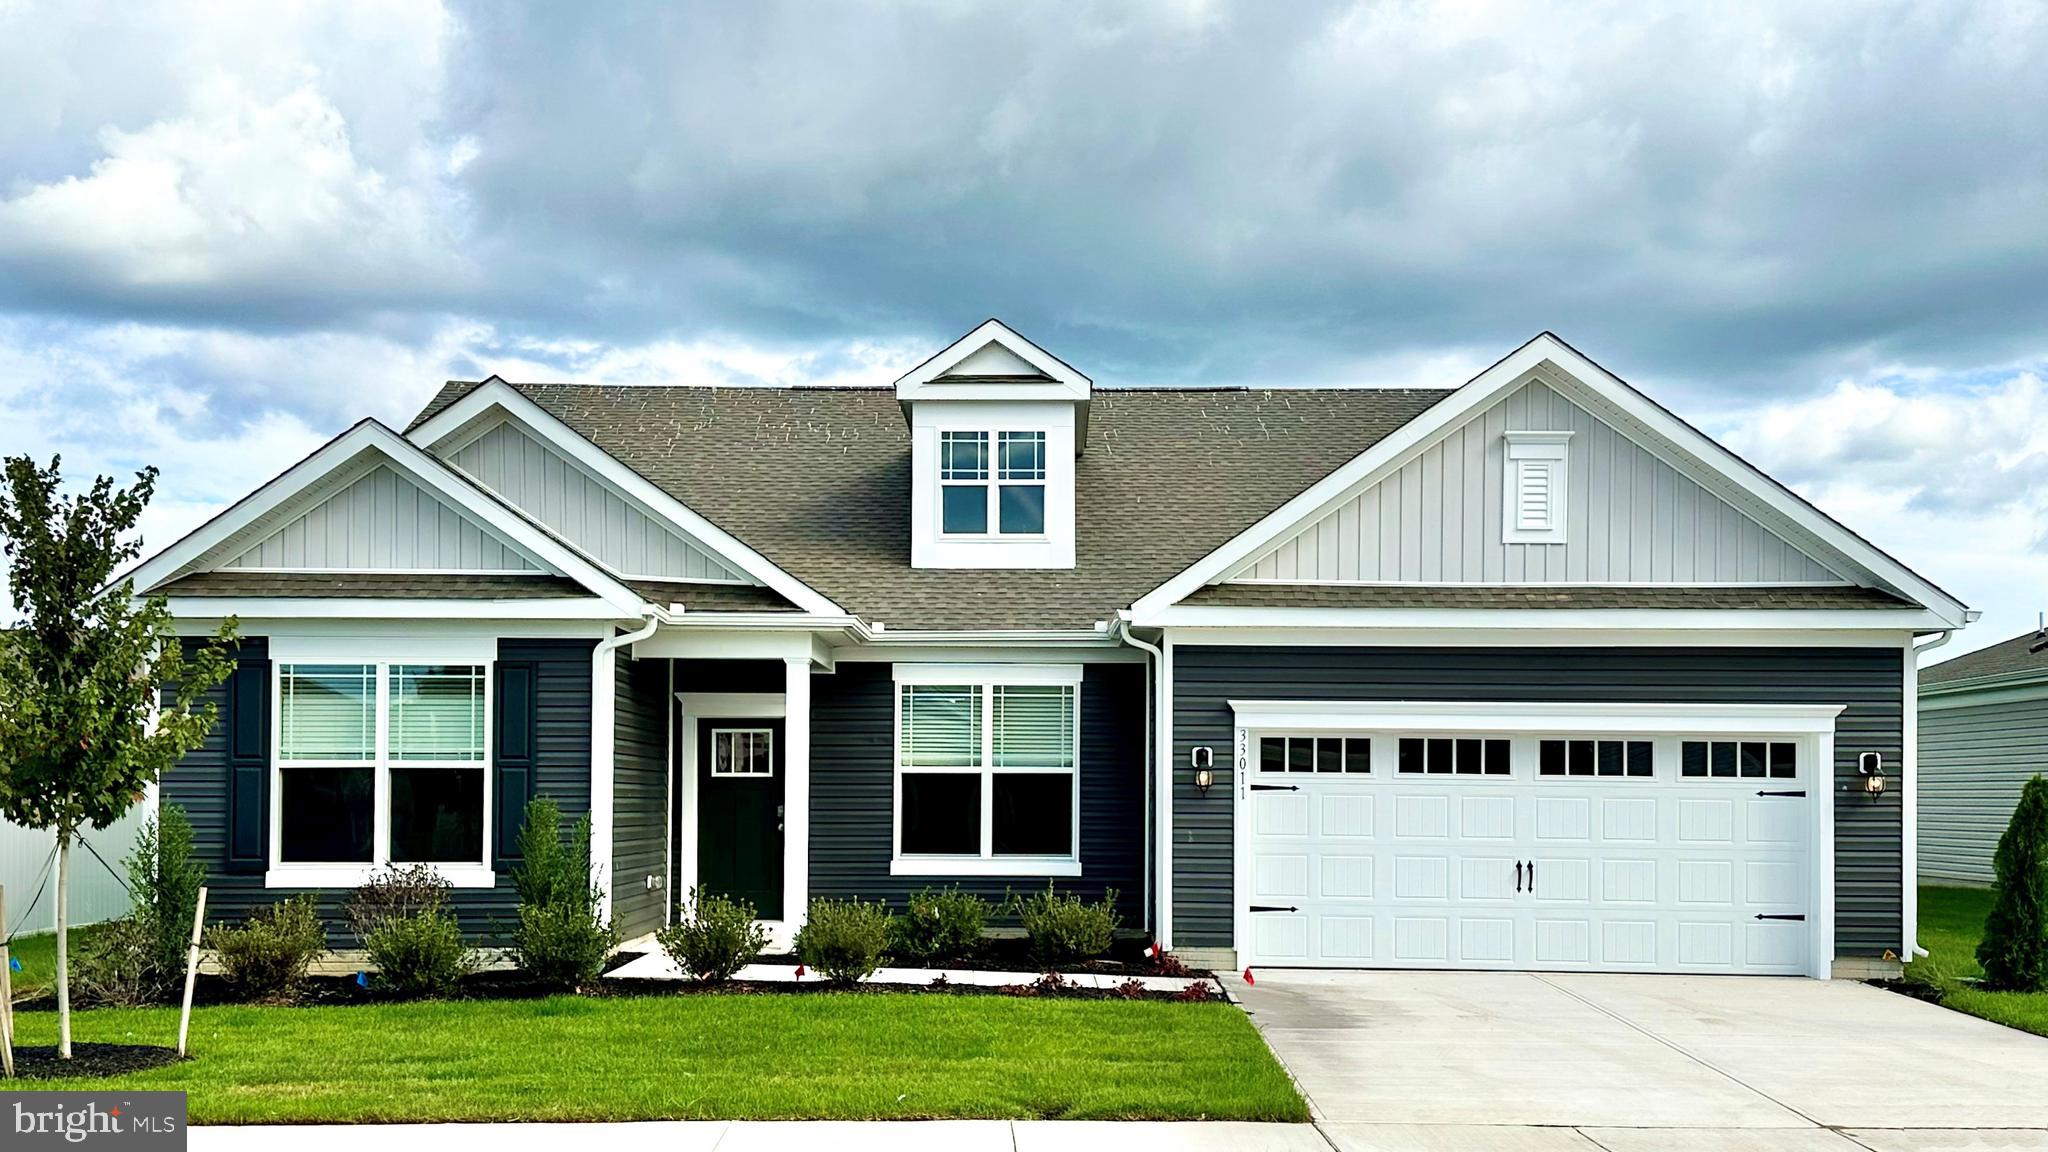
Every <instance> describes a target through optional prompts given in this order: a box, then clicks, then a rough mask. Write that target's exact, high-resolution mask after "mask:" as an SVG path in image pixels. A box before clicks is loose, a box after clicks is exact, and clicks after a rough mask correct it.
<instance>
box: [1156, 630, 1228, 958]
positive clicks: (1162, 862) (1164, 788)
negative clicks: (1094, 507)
mask: <svg viewBox="0 0 2048 1152" xmlns="http://www.w3.org/2000/svg"><path fill="white" fill-rule="evenodd" d="M1173 644H1174V640H1173V633H1172V632H1167V633H1166V634H1165V635H1163V636H1161V637H1160V638H1159V650H1160V652H1161V653H1163V655H1162V656H1161V657H1160V660H1159V709H1158V712H1157V716H1158V719H1157V722H1156V723H1157V727H1158V729H1159V733H1158V739H1159V751H1158V755H1157V756H1155V757H1154V765H1155V767H1154V771H1155V772H1156V773H1157V775H1158V788H1157V790H1156V791H1155V792H1154V793H1153V810H1152V819H1153V820H1154V821H1156V822H1157V823H1158V826H1159V827H1158V832H1157V834H1156V835H1155V837H1154V849H1153V850H1154V851H1155V852H1156V853H1157V854H1158V859H1157V860H1155V861H1154V864H1153V866H1154V867H1155V868H1157V869H1158V870H1159V889H1158V891H1159V897H1158V900H1159V907H1158V910H1157V918H1158V921H1159V925H1158V931H1159V947H1160V948H1162V949H1167V948H1172V947H1173V832H1174V824H1173V801H1174V795H1173V759H1174V740H1173V705H1174V699H1173ZM1225 783H1226V786H1229V785H1230V784H1232V783H1234V782H1233V781H1226V782H1225Z"/></svg>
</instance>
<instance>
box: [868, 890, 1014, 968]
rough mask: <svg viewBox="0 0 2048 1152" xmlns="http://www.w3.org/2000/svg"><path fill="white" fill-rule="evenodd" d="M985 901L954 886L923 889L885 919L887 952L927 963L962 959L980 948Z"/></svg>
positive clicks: (984, 918) (898, 956)
mask: <svg viewBox="0 0 2048 1152" xmlns="http://www.w3.org/2000/svg"><path fill="white" fill-rule="evenodd" d="M988 913H989V905H988V901H986V900H984V899H982V898H981V897H979V896H976V895H974V894H973V893H972V892H962V891H961V890H960V889H958V888H944V889H937V888H926V889H923V890H921V891H919V892H918V893H917V894H916V895H914V896H912V897H911V898H910V903H909V904H908V905H907V906H905V908H904V909H903V911H902V912H901V913H898V914H897V915H895V916H893V917H891V918H890V920H889V953H890V955H892V956H895V957H897V958H898V959H902V960H913V961H916V962H918V963H928V962H930V961H933V960H953V959H964V958H966V957H968V956H972V955H973V954H974V952H975V950H976V949H978V948H980V947H981V932H982V928H983V926H984V925H986V924H987V923H988Z"/></svg>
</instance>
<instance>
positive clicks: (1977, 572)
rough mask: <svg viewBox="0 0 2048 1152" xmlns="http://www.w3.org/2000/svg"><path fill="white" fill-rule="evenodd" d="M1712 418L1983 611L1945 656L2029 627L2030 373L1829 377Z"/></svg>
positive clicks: (2036, 387) (2041, 510)
mask: <svg viewBox="0 0 2048 1152" xmlns="http://www.w3.org/2000/svg"><path fill="white" fill-rule="evenodd" d="M1718 424H1719V426H1720V427H1721V429H1722V436H1723V439H1724V440H1725V442H1726V443H1727V444H1728V446H1729V447H1731V448H1733V449H1735V450H1736V451H1737V452H1739V453H1741V454H1742V455H1743V456H1745V457H1747V458H1748V459H1749V460H1750V461H1751V462H1752V463H1754V464H1756V465H1757V466H1759V467H1761V468H1763V469H1764V470H1765V471H1766V472H1769V473H1771V474H1772V475H1774V476H1776V477H1777V478H1779V479H1780V480H1783V481H1785V482H1786V483H1787V484H1790V485H1791V486H1792V487H1793V488H1794V489H1796V490H1797V491H1798V492H1799V493H1800V495H1802V496H1805V497H1806V498H1807V499H1809V500H1811V501H1813V502H1814V503H1815V504H1816V505H1818V506H1820V507H1821V508H1822V509H1824V510H1826V511H1827V512H1828V513H1829V514H1831V515H1833V516H1835V517H1836V518H1837V519H1839V520H1841V521H1842V522H1844V523H1845V524H1847V525H1849V526H1850V527H1851V528H1853V529H1855V530H1856V531H1858V532H1859V533H1861V534H1862V535H1864V536H1865V537H1867V538H1869V539H1870V540H1872V541H1873V542H1874V543H1876V544H1877V545H1878V546H1879V547H1881V548H1883V549H1885V550H1886V551H1888V552H1890V553H1891V554H1892V555H1894V556H1896V557H1898V558H1899V559H1901V560H1902V561H1904V562H1905V563H1906V565H1907V566H1908V567H1911V568H1913V569H1914V570H1916V571H1918V572H1920V573H1921V574H1922V575H1924V576H1926V577H1928V578H1929V579H1931V580H1933V581H1934V582H1935V583H1937V584H1940V585H1941V586H1943V587H1944V588H1946V589H1947V590H1948V591H1949V592H1951V593H1953V594H1955V595H1956V596H1959V597H1961V598H1962V599H1963V600H1964V601H1965V602H1966V603H1968V604H1970V605H1971V606H1972V607H1975V608H1980V609H1983V610H1984V618H1983V620H1982V621H1980V622H1979V623H1978V624H1977V625H1976V626H1974V627H1972V628H1971V629H1969V630H1968V631H1967V632H1965V633H1963V635H1962V636H1961V637H1959V638H1958V640H1957V642H1956V644H1955V645H1954V646H1953V653H1954V654H1960V653H1961V652H1965V651H1968V650H1970V649H1971V648H1976V647H1981V646H1983V645H1985V644H1989V643H1993V642H1995V641H1998V640H2002V639H2004V638H2006V637H2008V636H2012V635H2015V634H2017V633H2019V632H2021V631H2023V630H2025V629H2027V628H2029V627H2032V626H2033V624H2034V621H2035V615H2036V613H2037V612H2039V611H2040V610H2042V609H2043V608H2048V384H2044V382H2043V380H2042V377H2041V375H2040V374H2039V373H2038V372H2035V371H2024V370H2014V371H2006V372H2002V373H1998V374H1995V375H1994V376H1993V378H1991V379H1988V380H1986V379H1971V380H1957V379H1955V378H1952V377H1950V378H1936V379H1929V374H1928V373H1927V372H1925V371H1924V370H1921V371H1900V372H1897V373H1892V374H1887V375H1885V376H1882V377H1878V378H1874V379H1864V380H1843V381H1840V382H1838V383H1837V384H1835V386H1834V387H1833V388H1831V389H1830V390H1828V391H1827V392H1825V393H1823V394H1821V395H1819V396H1814V397H1811V398H1808V399H1802V400H1793V401H1785V402H1780V403H1774V404H1766V405H1763V406H1760V407H1757V408H1754V409H1751V410H1749V411H1746V412H1741V413H1738V414H1734V415H1731V416H1729V417H1727V418H1726V419H1725V420H1723V421H1720V422H1718ZM1943 654H1944V656H1948V655H1951V653H1950V652H1948V651H1944V653H1943Z"/></svg>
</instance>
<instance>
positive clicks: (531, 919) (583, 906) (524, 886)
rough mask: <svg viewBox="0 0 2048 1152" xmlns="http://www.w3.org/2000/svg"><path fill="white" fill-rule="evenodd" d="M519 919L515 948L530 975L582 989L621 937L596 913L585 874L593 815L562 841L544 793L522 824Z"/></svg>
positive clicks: (596, 892)
mask: <svg viewBox="0 0 2048 1152" xmlns="http://www.w3.org/2000/svg"><path fill="white" fill-rule="evenodd" d="M519 856H520V859H519V865H518V866H517V867H515V868H514V869H513V870H512V886H513V888H514V889H516V890H517V891H518V893H519V924H518V926H517V927H515V928H514V929H513V932H512V951H513V953H514V955H516V956H517V957H518V960H519V966H520V967H521V968H522V969H524V970H525V971H526V973H527V974H528V975H530V976H532V977H533V978H534V979H536V980H538V981H540V982H542V983H544V984H549V985H552V986H555V987H560V988H581V987H583V986H584V985H586V984H589V983H590V982H591V981H593V980H596V979H597V977H598V974H599V973H601V972H603V971H604V962H605V961H606V960H607V959H608V958H610V956H611V954H612V949H614V948H616V947H618V944H619V937H618V933H617V932H615V931H614V930H613V929H612V928H611V926H610V925H609V924H607V923H605V920H604V917H603V915H602V914H601V913H600V911H599V908H600V907H601V904H600V901H601V900H602V898H603V890H602V889H601V888H599V887H598V884H597V881H596V879H595V878H594V877H593V876H592V875H591V871H590V817H589V815H588V814H586V815H584V817H583V818H582V819H580V820H578V821H577V822H576V827H575V829H574V831H572V832H571V833H570V835H569V837H568V838H567V840H566V841H565V840H564V839H563V837H562V810H561V808H560V807H559V806H557V805H556V803H555V802H554V800H553V799H552V798H550V797H547V796H540V797H536V798H535V799H533V800H531V801H529V802H528V803H527V805H526V822H525V824H524V825H522V826H521V827H520V829H519Z"/></svg>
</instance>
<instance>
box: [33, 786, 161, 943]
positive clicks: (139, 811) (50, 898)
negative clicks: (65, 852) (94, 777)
mask: <svg viewBox="0 0 2048 1152" xmlns="http://www.w3.org/2000/svg"><path fill="white" fill-rule="evenodd" d="M155 807H156V806H155V804H154V803H152V802H151V801H148V800H145V801H144V802H143V803H140V804H137V805H136V806H135V807H133V808H131V809H129V810H128V813H127V814H126V815H124V816H122V817H121V818H120V819H119V820H116V821H114V822H113V823H112V824H110V825H108V826H107V827H106V828H104V829H102V830H100V831H97V832H94V831H90V830H88V831H87V832H86V834H85V836H84V837H83V840H84V841H85V843H87V844H91V845H92V847H93V848H94V850H96V851H97V852H98V853H99V854H100V855H101V856H102V857H105V858H106V864H104V865H103V864H101V863H100V862H99V861H98V860H96V859H94V858H93V854H92V853H91V852H88V851H86V850H85V847H84V845H83V844H73V845H72V846H71V922H72V923H73V924H93V923H96V922H98V921H101V920H111V919H113V918H114V917H116V916H120V915H123V914H125V913H126V912H127V911H128V890H127V888H125V887H124V886H123V885H124V883H125V882H126V880H127V879H128V878H127V876H126V875H125V874H124V875H118V876H117V875H116V872H110V871H109V870H108V866H109V865H111V866H112V867H113V868H114V869H115V870H117V871H118V870H119V869H120V867H121V861H122V860H123V859H124V858H126V857H127V856H128V855H130V854H131V853H133V852H134V851H135V833H136V832H137V830H139V829H140V828H141V827H142V822H143V821H144V820H146V819H148V817H149V814H150V813H151V812H152V811H154V810H155ZM56 843H57V836H56V833H54V832H46V831H43V830H41V829H37V828H23V827H22V826H21V825H19V824H14V823H11V822H9V821H7V820H0V884H5V885H6V886H7V925H6V930H7V931H8V932H9V933H18V934H22V935H30V934H33V933H36V932H53V931H55V930H56V928H57V881H56V878H55V877H54V876H48V877H47V878H46V873H47V872H48V871H49V861H50V850H51V849H52V848H54V847H55V846H56ZM38 890H40V892H41V898H40V899H38V897H37V892H38ZM31 901H33V902H34V905H35V906H34V907H33V908H31V907H30V906H29V905H30V902H31Z"/></svg>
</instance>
